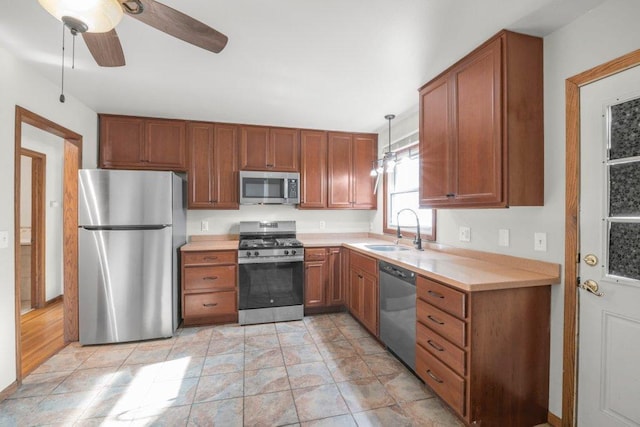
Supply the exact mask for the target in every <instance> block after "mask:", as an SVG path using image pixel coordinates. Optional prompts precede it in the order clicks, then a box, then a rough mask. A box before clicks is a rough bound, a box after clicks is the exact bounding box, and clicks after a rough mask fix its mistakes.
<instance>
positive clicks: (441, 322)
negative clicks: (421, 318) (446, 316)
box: [427, 315, 444, 325]
mask: <svg viewBox="0 0 640 427" xmlns="http://www.w3.org/2000/svg"><path fill="white" fill-rule="evenodd" d="M427 319H429V320H431V321H432V322H434V323H437V324H438V325H444V322H443V321H442V320H438V319H436V318H435V317H433V316H432V315H428V316H427Z"/></svg>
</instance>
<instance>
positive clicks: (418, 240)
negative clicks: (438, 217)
mask: <svg viewBox="0 0 640 427" xmlns="http://www.w3.org/2000/svg"><path fill="white" fill-rule="evenodd" d="M403 211H409V212H411V213H412V214H413V215H414V216H415V217H416V224H417V225H416V238H415V239H413V245H414V246H415V247H416V249H417V250H419V251H421V250H423V249H422V239H421V238H420V220H419V219H418V214H417V213H416V212H415V211H414V210H413V209H409V208H404V209H400V210H399V211H398V213H397V214H396V223H397V224H398V229H397V230H396V236H397V237H398V239H400V238H402V233H400V220H399V219H398V218H400V212H403Z"/></svg>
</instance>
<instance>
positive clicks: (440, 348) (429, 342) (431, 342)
mask: <svg viewBox="0 0 640 427" xmlns="http://www.w3.org/2000/svg"><path fill="white" fill-rule="evenodd" d="M427 344H429V345H430V346H431V347H433V348H435V349H436V350H438V351H444V347H440V346H439V345H438V344H436V343H434V342H433V341H431V340H428V341H427Z"/></svg>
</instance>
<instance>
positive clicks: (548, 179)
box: [373, 0, 640, 416]
mask: <svg viewBox="0 0 640 427" xmlns="http://www.w3.org/2000/svg"><path fill="white" fill-rule="evenodd" d="M639 16H640V2H638V1H637V0H610V1H608V2H606V3H604V4H602V5H601V6H599V7H597V8H596V9H594V10H592V11H590V12H589V13H587V14H585V15H583V16H581V17H579V18H578V19H576V20H575V21H573V22H571V23H570V24H568V25H566V26H565V27H563V28H561V29H559V30H557V31H555V32H553V33H552V34H549V35H548V36H546V37H545V38H544V62H545V65H544V83H545V84H544V110H545V113H544V115H545V132H544V136H545V204H544V207H533V208H524V207H513V208H509V209H486V210H479V209H474V210H463V209H459V210H444V209H441V210H438V220H437V222H438V225H437V240H438V242H440V243H443V244H446V245H451V246H457V247H463V248H469V249H475V250H480V251H487V252H496V253H505V254H509V255H515V256H520V257H526V258H534V259H540V260H544V261H550V262H555V263H558V264H564V200H565V198H564V193H565V191H564V185H565V166H564V162H565V95H564V82H565V80H566V79H567V78H569V77H571V76H573V75H575V74H578V73H579V72H582V71H584V70H587V69H589V68H591V67H594V66H596V65H599V64H601V63H603V62H606V61H609V60H611V59H614V58H616V57H618V56H621V55H623V54H625V53H628V52H631V51H633V50H635V49H638V48H640V31H638V25H637V18H638V17H639ZM402 125H403V127H404V128H406V127H407V126H409V127H410V126H411V125H413V126H414V127H415V128H416V129H417V127H418V115H417V114H409V115H408V116H406V117H404V118H403V120H402ZM392 135H396V134H395V130H394V129H392ZM398 136H399V135H398ZM392 139H393V137H392ZM380 141H386V129H381V133H380ZM380 203H382V201H381V200H380ZM380 206H382V204H380ZM459 226H467V227H470V228H471V242H469V243H465V242H460V241H458V227H459ZM501 228H507V229H509V230H510V234H511V236H510V237H511V244H510V246H509V247H508V248H505V247H500V246H498V229H501ZM373 229H374V231H377V232H379V230H382V215H381V213H379V214H378V215H376V216H375V223H374V226H373ZM538 231H542V232H546V233H547V245H548V250H547V252H537V251H534V250H533V233H534V232H538ZM563 292H564V290H563V286H562V285H561V286H554V287H553V291H552V307H551V323H552V326H551V372H550V393H549V410H550V411H551V412H552V413H554V414H556V415H558V416H560V415H561V413H562V332H563V304H564V298H563Z"/></svg>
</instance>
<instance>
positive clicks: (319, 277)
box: [304, 261, 327, 308]
mask: <svg viewBox="0 0 640 427" xmlns="http://www.w3.org/2000/svg"><path fill="white" fill-rule="evenodd" d="M326 284H327V275H326V262H325V261H310V262H305V263H304V306H305V307H306V308H309V307H324V306H325V305H326V300H325V287H326Z"/></svg>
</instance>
